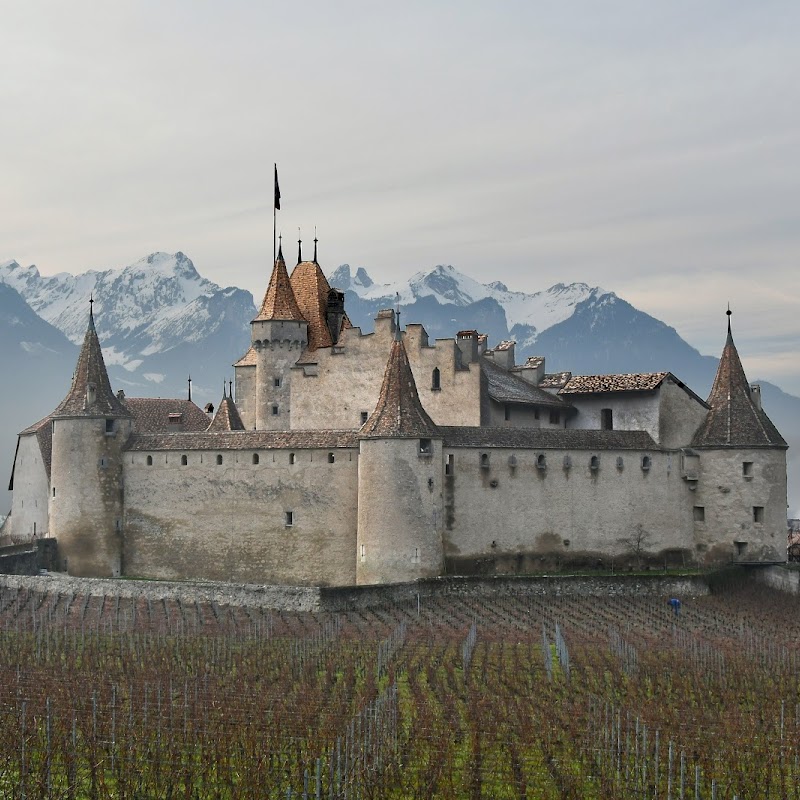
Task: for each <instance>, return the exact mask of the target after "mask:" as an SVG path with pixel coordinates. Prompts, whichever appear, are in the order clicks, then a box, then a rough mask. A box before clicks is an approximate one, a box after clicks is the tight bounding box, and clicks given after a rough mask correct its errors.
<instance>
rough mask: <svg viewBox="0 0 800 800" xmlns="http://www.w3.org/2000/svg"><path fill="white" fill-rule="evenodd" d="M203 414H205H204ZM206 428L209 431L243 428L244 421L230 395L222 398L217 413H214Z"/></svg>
mask: <svg viewBox="0 0 800 800" xmlns="http://www.w3.org/2000/svg"><path fill="white" fill-rule="evenodd" d="M203 416H205V414H204V415H203ZM207 430H208V432H209V433H221V432H222V431H243V430H244V423H243V422H242V418H241V417H240V416H239V411H238V409H237V408H236V403H234V402H233V398H232V397H227V396H224V397H223V398H222V402H221V403H220V404H219V408H218V409H217V413H216V414H214V419H213V420H211V424H210V425H209V426H208V428H207Z"/></svg>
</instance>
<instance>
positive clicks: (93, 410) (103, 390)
mask: <svg viewBox="0 0 800 800" xmlns="http://www.w3.org/2000/svg"><path fill="white" fill-rule="evenodd" d="M90 384H91V385H93V386H94V402H92V403H91V404H89V403H88V402H87V388H88V387H89V385H90ZM50 416H51V417H74V416H87V417H97V416H113V417H129V416H130V412H129V411H128V409H127V408H125V406H124V405H123V404H122V402H121V401H120V400H119V399H118V398H117V396H116V395H115V394H114V392H113V391H111V383H110V382H109V380H108V372H107V371H106V365H105V362H104V361H103V351H102V350H101V348H100V340H99V339H98V338H97V331H96V330H95V327H94V315H93V314H92V311H91V310H90V311H89V325H88V327H87V328H86V335H85V336H84V337H83V345H82V346H81V352H80V354H79V355H78V363H77V365H76V367H75V373H74V374H73V376H72V386H71V387H70V390H69V392H68V394H67V396H66V397H65V398H64V399H63V400H62V401H61V403H60V404H59V406H58V408H56V410H55V411H54V412H53V413H52V414H51V415H50Z"/></svg>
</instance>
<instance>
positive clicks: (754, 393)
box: [750, 383, 761, 411]
mask: <svg viewBox="0 0 800 800" xmlns="http://www.w3.org/2000/svg"><path fill="white" fill-rule="evenodd" d="M750 399H751V400H752V401H753V405H754V406H755V407H756V408H757V409H758V410H759V411H760V410H761V385H760V384H758V383H751V384H750Z"/></svg>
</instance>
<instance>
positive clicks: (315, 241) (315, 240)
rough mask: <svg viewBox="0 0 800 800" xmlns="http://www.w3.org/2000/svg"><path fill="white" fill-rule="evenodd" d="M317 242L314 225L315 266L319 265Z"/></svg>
mask: <svg viewBox="0 0 800 800" xmlns="http://www.w3.org/2000/svg"><path fill="white" fill-rule="evenodd" d="M317 241H318V240H317V226H316V225H315V226H314V263H315V264H317V263H319V262H318V261H317Z"/></svg>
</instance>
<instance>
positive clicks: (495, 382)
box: [480, 358, 570, 408]
mask: <svg viewBox="0 0 800 800" xmlns="http://www.w3.org/2000/svg"><path fill="white" fill-rule="evenodd" d="M480 364H481V370H482V371H483V374H484V375H485V376H486V378H487V383H488V388H489V397H491V398H492V399H493V400H496V401H497V402H498V403H529V404H532V405H539V406H551V407H552V406H556V407H557V408H569V407H570V406H569V405H568V404H567V403H566V402H564V400H562V399H561V398H560V397H557V396H555V395H552V394H548V393H547V392H545V391H544V390H543V389H540V388H539V387H538V386H534V385H533V384H532V383H528V382H527V381H526V380H523V379H522V378H520V377H519V376H518V375H515V374H514V373H512V372H509V371H508V370H506V369H503V368H502V367H501V366H500V365H499V364H495V363H494V361H492V360H491V359H489V358H482V359H481V360H480Z"/></svg>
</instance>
